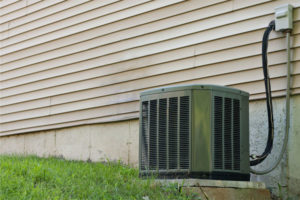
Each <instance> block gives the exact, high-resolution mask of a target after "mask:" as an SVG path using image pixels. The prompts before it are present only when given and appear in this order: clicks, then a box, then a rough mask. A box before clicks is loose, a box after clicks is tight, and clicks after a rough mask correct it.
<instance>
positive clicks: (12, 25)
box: [0, 0, 89, 32]
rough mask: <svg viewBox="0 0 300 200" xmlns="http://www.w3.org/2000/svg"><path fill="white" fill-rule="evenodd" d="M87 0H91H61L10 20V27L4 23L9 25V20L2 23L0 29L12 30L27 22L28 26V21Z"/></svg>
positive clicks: (36, 19) (42, 17)
mask: <svg viewBox="0 0 300 200" xmlns="http://www.w3.org/2000/svg"><path fill="white" fill-rule="evenodd" d="M87 1H89V0H77V1H61V2H60V3H58V4H54V5H53V6H50V7H47V8H44V9H41V10H39V11H36V12H34V13H30V14H27V15H26V16H23V17H21V18H17V19H14V20H11V21H9V27H7V26H4V25H7V23H8V22H7V23H5V24H1V25H0V30H1V32H3V31H6V30H8V29H10V30H11V29H13V28H15V27H18V26H21V25H25V24H26V26H27V23H28V22H33V21H39V20H43V19H44V18H46V17H47V16H51V15H54V14H55V13H57V12H61V11H64V10H66V9H69V8H72V7H74V6H76V5H80V4H82V3H84V2H87ZM56 17H57V16H56ZM66 17H67V15H66ZM48 20H49V19H48ZM49 22H51V21H50V20H49V21H48V23H49ZM31 24H32V23H31ZM44 25H46V24H44ZM23 27H24V26H23Z"/></svg>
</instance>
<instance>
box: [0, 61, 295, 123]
mask: <svg viewBox="0 0 300 200" xmlns="http://www.w3.org/2000/svg"><path fill="white" fill-rule="evenodd" d="M293 66H294V75H296V74H300V62H296V63H295V64H294V65H293ZM199 71H200V70H199V69H198V70H194V69H193V70H189V71H184V72H179V73H178V75H177V76H175V78H173V77H172V76H170V75H169V74H166V75H161V76H162V77H161V78H160V79H166V80H168V81H167V82H164V85H165V84H172V83H174V82H176V81H182V80H178V79H176V78H177V77H178V76H179V75H182V76H184V77H185V79H184V80H183V81H185V80H191V79H193V78H196V79H204V78H205V79H206V81H207V83H208V82H210V83H211V82H212V81H210V79H214V80H215V79H216V78H217V77H218V78H217V80H218V79H219V77H220V76H218V73H215V74H210V75H207V74H206V73H201V71H200V72H199ZM211 71H214V70H213V69H211ZM216 71H217V70H216ZM187 72H188V73H187ZM190 74H199V75H198V76H191V75H190ZM202 74H205V75H202ZM224 74H226V73H224ZM227 74H229V73H227ZM285 75H286V68H285V65H284V64H280V65H276V66H272V67H271V68H270V77H272V78H275V79H276V78H279V77H284V76H285ZM222 76H227V75H223V74H222ZM245 77H247V79H246V78H245ZM156 79H157V78H156ZM156 79H155V80H156ZM228 79H231V81H232V80H234V81H236V82H238V83H243V82H247V83H248V82H255V81H260V80H263V73H262V68H258V69H253V70H247V71H242V72H236V73H230V76H229V78H228ZM139 82H141V81H140V80H137V81H136V83H137V84H138V87H136V88H129V89H128V91H126V92H130V93H122V94H118V95H111V96H104V97H103V98H95V99H90V100H85V101H79V102H74V103H68V104H62V105H59V106H53V105H51V108H49V107H46V108H41V109H35V110H30V111H23V112H18V113H13V114H6V115H2V116H1V122H2V123H5V122H9V121H12V120H13V121H18V120H22V119H29V118H37V117H43V116H47V115H50V114H60V113H64V112H72V111H75V110H83V109H89V108H93V107H99V106H108V105H112V104H119V103H126V102H127V101H138V100H139V92H141V91H142V90H143V89H145V88H147V86H148V85H147V83H149V82H151V83H153V81H151V79H149V80H148V81H147V83H146V87H144V88H142V89H141V88H139V86H141V87H143V86H144V85H145V83H142V82H141V83H139ZM219 82H220V81H218V84H221V85H234V84H235V83H232V82H230V83H225V84H224V83H219ZM203 83H205V82H203ZM148 87H149V86H148ZM132 90H133V91H132ZM136 90H138V92H137V91H136ZM248 92H250V93H251V94H252V92H251V90H250V91H248Z"/></svg>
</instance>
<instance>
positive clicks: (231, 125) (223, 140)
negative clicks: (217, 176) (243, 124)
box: [214, 96, 241, 170]
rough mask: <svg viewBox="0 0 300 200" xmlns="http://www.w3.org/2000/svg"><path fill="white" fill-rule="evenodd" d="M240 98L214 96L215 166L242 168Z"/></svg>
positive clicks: (233, 168) (217, 167) (229, 168)
mask: <svg viewBox="0 0 300 200" xmlns="http://www.w3.org/2000/svg"><path fill="white" fill-rule="evenodd" d="M240 134H241V133H240V100H238V99H232V98H227V97H220V96H214V168H215V169H217V170H223V169H225V170H240Z"/></svg>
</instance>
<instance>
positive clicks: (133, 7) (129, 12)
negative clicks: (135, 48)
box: [3, 0, 184, 54]
mask: <svg viewBox="0 0 300 200" xmlns="http://www.w3.org/2000/svg"><path fill="white" fill-rule="evenodd" d="M181 1H184V0H170V1H163V0H156V1H150V0H133V1H120V3H119V4H123V5H122V6H113V7H111V8H109V6H107V7H105V8H106V9H107V10H106V11H102V12H101V13H98V14H99V15H100V16H102V17H100V16H98V17H97V18H95V19H91V20H87V21H85V22H83V23H78V24H75V25H73V26H67V27H65V28H62V27H61V28H60V29H59V30H57V31H54V30H53V29H51V30H49V31H51V33H50V32H49V33H48V32H47V30H46V31H45V33H48V34H47V35H45V33H43V34H44V35H41V37H34V38H33V39H30V38H31V36H30V35H31V34H33V35H36V34H41V33H42V32H43V31H41V30H38V29H35V30H33V31H35V32H36V33H31V34H29V33H30V31H29V32H27V35H28V34H29V37H28V36H27V37H26V38H22V34H21V35H20V37H21V38H18V36H16V37H11V38H9V39H7V40H4V41H3V53H5V54H6V53H8V52H7V48H6V46H8V48H10V47H9V46H10V45H12V44H14V43H16V42H18V44H17V45H18V47H17V49H13V51H17V50H18V49H24V48H28V47H29V46H33V45H37V44H41V43H45V42H48V41H51V40H55V39H58V38H61V37H66V36H69V35H72V34H75V33H79V32H82V31H86V30H89V29H92V28H95V27H97V26H102V25H105V24H109V23H112V22H114V21H117V20H122V19H125V18H127V17H130V16H134V15H138V14H141V13H143V12H145V10H151V9H155V8H160V7H163V6H167V5H171V4H174V3H178V2H181ZM145 2H148V3H145ZM139 4H140V6H139V7H137V5H139ZM126 8H128V9H126ZM103 9H104V8H103ZM117 11H122V12H117ZM103 12H105V13H106V14H104V15H102V13H103ZM109 13H111V14H110V15H107V14H109ZM74 23H76V20H75V21H74ZM53 26H54V27H55V26H56V25H55V24H53ZM62 26H66V24H65V23H63V24H62ZM45 27H46V28H48V26H45ZM42 28H43V27H41V28H40V29H42ZM29 39H30V40H29ZM23 40H24V42H21V41H23ZM10 52H12V51H10Z"/></svg>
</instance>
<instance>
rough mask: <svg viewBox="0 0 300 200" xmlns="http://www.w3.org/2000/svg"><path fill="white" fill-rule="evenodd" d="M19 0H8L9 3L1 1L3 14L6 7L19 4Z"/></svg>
mask: <svg viewBox="0 0 300 200" xmlns="http://www.w3.org/2000/svg"><path fill="white" fill-rule="evenodd" d="M17 1H18V0H7V1H0V12H1V13H2V12H3V10H4V7H6V6H8V5H10V4H13V3H15V2H17Z"/></svg>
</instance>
